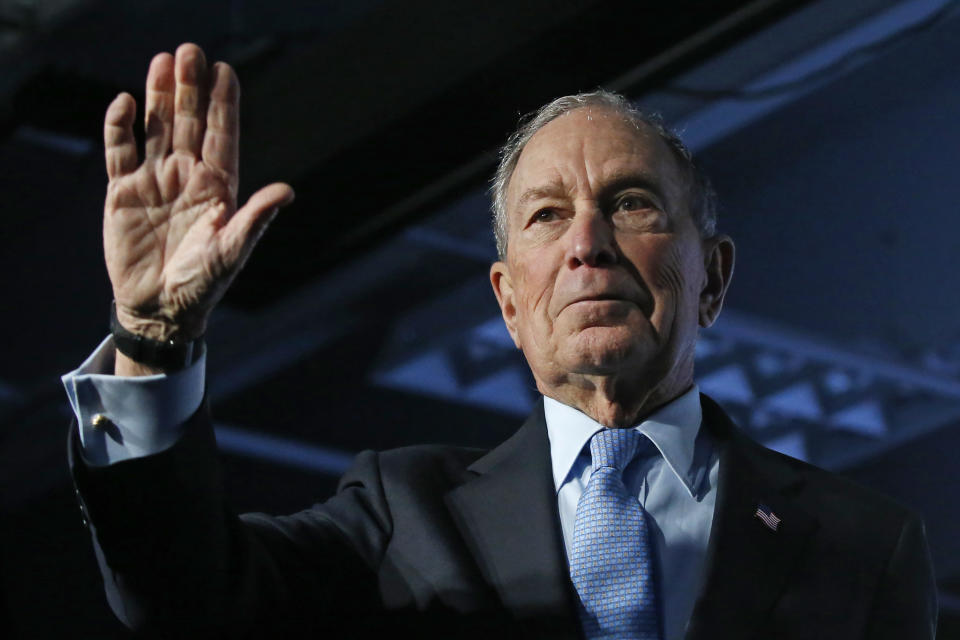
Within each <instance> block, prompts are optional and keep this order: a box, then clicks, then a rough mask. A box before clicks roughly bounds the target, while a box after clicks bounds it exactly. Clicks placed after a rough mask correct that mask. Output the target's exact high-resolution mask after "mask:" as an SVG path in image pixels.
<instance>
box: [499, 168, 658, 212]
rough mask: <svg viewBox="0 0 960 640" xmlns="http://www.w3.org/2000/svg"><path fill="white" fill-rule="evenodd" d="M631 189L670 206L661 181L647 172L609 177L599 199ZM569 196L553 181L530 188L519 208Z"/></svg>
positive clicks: (625, 172) (524, 193)
mask: <svg viewBox="0 0 960 640" xmlns="http://www.w3.org/2000/svg"><path fill="white" fill-rule="evenodd" d="M630 187H640V188H642V189H646V190H648V191H650V192H651V193H653V195H655V196H657V198H659V199H660V200H661V201H662V202H663V203H664V205H668V204H669V203H668V201H667V197H666V194H665V193H664V191H663V189H662V188H661V186H660V181H659V180H657V179H656V178H655V177H654V176H652V175H650V174H649V173H647V172H645V171H622V172H617V173H614V174H613V175H611V176H609V177H608V178H607V179H606V181H605V182H604V184H603V185H602V186H601V187H600V188H599V189H598V190H597V199H598V200H601V201H602V200H605V199H608V198H610V197H611V196H612V195H613V194H615V193H617V192H618V191H622V190H623V189H627V188H630ZM568 195H569V194H568V192H567V189H565V188H564V186H563V184H561V183H560V182H558V181H553V182H550V183H548V184H545V185H543V186H540V187H530V188H529V189H527V190H526V191H524V192H523V193H522V194H521V195H520V198H519V199H518V200H517V206H518V207H522V206H523V205H525V204H527V203H529V202H531V201H534V200H540V199H542V198H563V197H567V196H568Z"/></svg>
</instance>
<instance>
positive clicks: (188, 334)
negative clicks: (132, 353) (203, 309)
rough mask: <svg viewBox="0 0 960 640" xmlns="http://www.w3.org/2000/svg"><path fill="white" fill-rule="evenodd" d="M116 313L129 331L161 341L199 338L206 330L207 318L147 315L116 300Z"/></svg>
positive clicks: (185, 340)
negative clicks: (136, 312)
mask: <svg viewBox="0 0 960 640" xmlns="http://www.w3.org/2000/svg"><path fill="white" fill-rule="evenodd" d="M113 304H114V310H113V312H114V314H115V317H116V322H117V323H118V324H119V325H120V327H122V328H123V329H124V330H126V331H127V332H129V333H132V334H134V335H138V336H143V337H144V338H147V339H149V340H158V341H160V342H167V341H171V340H172V341H175V342H187V341H191V340H197V339H199V338H200V337H201V336H203V334H204V333H205V332H206V324H207V323H206V320H205V319H204V320H195V321H192V322H191V321H187V320H185V319H184V318H179V319H176V318H174V317H172V316H165V315H163V314H161V313H158V314H155V315H151V316H145V315H140V314H135V313H132V312H130V311H129V310H127V309H126V308H125V307H124V306H123V305H119V304H117V303H116V302H114V303H113Z"/></svg>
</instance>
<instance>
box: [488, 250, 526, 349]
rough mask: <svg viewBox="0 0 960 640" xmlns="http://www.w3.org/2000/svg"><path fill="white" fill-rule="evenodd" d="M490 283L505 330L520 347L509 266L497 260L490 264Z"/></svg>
mask: <svg viewBox="0 0 960 640" xmlns="http://www.w3.org/2000/svg"><path fill="white" fill-rule="evenodd" d="M490 284H491V285H492V286H493V295H495V296H497V304H499V305H500V314H501V315H502V316H503V322H504V324H505V325H507V331H509V332H510V337H511V338H513V344H514V345H516V347H517V348H518V349H519V348H520V339H519V337H518V335H517V305H516V304H515V302H514V297H513V293H514V292H513V281H512V280H511V279H510V268H509V267H508V266H507V263H506V262H502V261H499V260H498V261H497V262H494V263H493V264H492V265H491V266H490Z"/></svg>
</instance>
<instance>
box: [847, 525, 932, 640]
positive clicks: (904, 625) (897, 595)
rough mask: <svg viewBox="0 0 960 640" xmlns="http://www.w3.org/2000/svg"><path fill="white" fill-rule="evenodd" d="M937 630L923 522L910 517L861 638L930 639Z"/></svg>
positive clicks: (884, 575) (883, 578)
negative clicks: (865, 630)
mask: <svg viewBox="0 0 960 640" xmlns="http://www.w3.org/2000/svg"><path fill="white" fill-rule="evenodd" d="M936 628H937V588H936V582H935V581H934V576H933V566H932V563H931V560H930V551H929V548H928V546H927V538H926V533H925V531H924V526H923V522H922V521H921V520H920V519H919V518H918V517H916V516H912V517H910V518H909V519H907V521H906V522H905V524H904V525H903V528H902V529H901V530H900V537H899V539H898V540H897V544H896V546H895V547H894V550H893V552H892V554H891V556H890V558H889V560H888V562H887V567H886V570H885V571H884V574H883V576H882V578H881V580H880V583H879V585H878V586H877V591H876V594H875V596H874V600H873V606H872V608H871V612H870V618H869V622H868V625H867V632H866V634H865V635H864V638H869V639H870V640H874V639H887V638H889V639H890V640H893V639H902V638H917V639H918V640H919V639H922V638H929V639H931V640H932V639H933V638H934V636H935V635H936Z"/></svg>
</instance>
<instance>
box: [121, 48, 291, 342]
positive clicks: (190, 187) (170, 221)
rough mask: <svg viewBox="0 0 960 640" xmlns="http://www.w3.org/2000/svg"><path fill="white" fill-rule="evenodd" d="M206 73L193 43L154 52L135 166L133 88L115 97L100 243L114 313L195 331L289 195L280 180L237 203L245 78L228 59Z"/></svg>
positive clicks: (198, 329) (288, 189)
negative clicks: (173, 52)
mask: <svg viewBox="0 0 960 640" xmlns="http://www.w3.org/2000/svg"><path fill="white" fill-rule="evenodd" d="M174 65H175V66H174ZM205 75H206V63H205V61H204V60H203V52H202V51H200V49H199V48H198V47H196V46H194V45H183V46H181V47H180V49H178V51H177V56H176V59H175V60H174V58H173V57H172V56H170V55H169V54H160V55H158V56H157V57H155V58H154V61H153V63H152V64H151V66H150V72H149V74H148V76H147V105H146V112H147V113H146V128H147V142H146V158H145V159H144V161H143V163H142V164H140V165H139V166H137V157H136V148H135V144H134V142H133V134H132V122H133V118H134V112H135V108H136V107H135V104H134V103H133V99H132V98H131V97H130V96H128V95H126V94H121V95H120V96H118V98H117V99H116V100H115V101H114V103H113V104H112V105H111V106H110V109H109V110H108V111H107V118H106V124H105V127H104V136H105V142H106V149H107V171H108V174H109V176H110V184H109V186H108V188H107V199H106V204H105V207H104V252H105V256H106V262H107V270H108V272H109V275H110V280H111V282H112V283H113V290H114V298H115V299H116V303H117V309H118V313H120V312H121V311H122V313H123V314H124V316H125V317H126V318H128V319H130V318H133V319H150V320H158V319H161V320H162V321H164V322H170V323H171V324H184V325H185V326H189V329H190V330H192V332H194V333H197V332H198V331H201V330H202V326H203V324H204V322H205V318H206V316H207V314H208V313H209V311H210V309H211V308H212V307H213V305H214V304H215V303H216V302H217V300H219V298H220V296H222V295H223V293H224V291H225V290H226V288H227V286H228V285H229V284H230V282H231V280H232V279H233V276H234V275H235V274H236V273H237V271H239V269H240V268H241V267H242V265H243V262H244V260H245V259H246V256H247V255H248V254H249V252H250V250H251V249H252V247H253V244H254V243H255V242H256V240H257V238H258V237H259V232H260V231H262V229H263V226H264V224H265V222H266V221H267V220H268V219H269V217H270V215H269V214H270V212H271V211H274V210H275V209H276V207H277V206H279V205H280V204H283V203H284V202H285V201H289V199H290V197H291V196H292V192H291V190H290V188H289V187H288V186H287V185H284V184H279V183H278V184H274V185H271V186H269V187H266V188H264V189H261V190H260V191H259V192H257V193H256V194H255V195H254V196H253V197H252V198H251V199H250V201H249V202H248V203H247V205H246V206H244V207H243V208H242V209H240V210H239V211H237V205H236V192H237V155H238V154H237V151H238V138H239V131H238V98H239V86H238V84H237V82H236V76H235V75H234V74H233V71H232V69H230V67H229V66H227V65H225V64H223V63H218V64H217V65H215V66H214V67H213V69H212V71H211V78H210V81H209V83H207V82H205ZM181 328H183V327H181Z"/></svg>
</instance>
